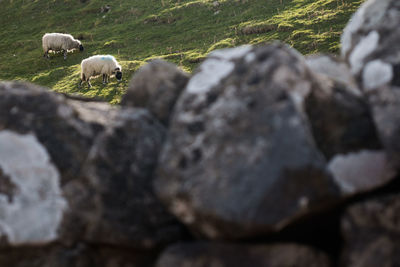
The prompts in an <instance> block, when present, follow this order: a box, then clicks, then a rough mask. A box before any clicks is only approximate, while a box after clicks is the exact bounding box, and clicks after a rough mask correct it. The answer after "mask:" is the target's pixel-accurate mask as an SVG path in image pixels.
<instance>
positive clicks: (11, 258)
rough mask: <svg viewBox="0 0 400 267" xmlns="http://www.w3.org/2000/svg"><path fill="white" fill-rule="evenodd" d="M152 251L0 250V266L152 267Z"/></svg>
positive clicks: (95, 248) (84, 248) (56, 247)
mask: <svg viewBox="0 0 400 267" xmlns="http://www.w3.org/2000/svg"><path fill="white" fill-rule="evenodd" d="M156 256H157V254H156V253H155V252H154V251H135V250H132V249H125V248H110V247H103V246H89V245H85V244H83V243H80V244H77V245H75V246H71V247H62V246H60V245H50V246H43V247H20V248H8V249H0V266H10V267H11V266H12V267H121V266H123V267H153V266H154V262H155V259H156Z"/></svg>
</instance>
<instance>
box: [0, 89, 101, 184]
mask: <svg viewBox="0 0 400 267" xmlns="http://www.w3.org/2000/svg"><path fill="white" fill-rule="evenodd" d="M4 129H8V130H10V131H15V132H17V133H21V134H27V133H33V134H34V135H35V136H36V138H37V139H38V140H39V142H40V143H42V144H43V145H44V147H45V148H46V150H47V151H48V153H49V155H50V158H51V161H52V162H53V163H54V164H55V165H56V167H57V169H58V170H59V171H60V174H61V181H62V183H63V184H64V183H65V182H67V181H69V180H71V179H74V178H75V177H76V175H77V174H78V173H79V171H80V169H81V167H82V163H83V161H84V160H85V159H86V157H87V153H88V151H89V149H90V147H91V145H92V141H93V137H94V132H93V129H92V128H91V127H90V125H88V124H87V123H85V122H84V121H82V120H81V119H80V118H79V117H78V114H77V113H76V112H75V110H74V109H73V108H72V107H71V106H69V105H68V104H67V103H66V101H65V98H64V97H63V96H61V95H58V94H55V93H52V92H49V91H48V90H47V89H45V88H42V87H37V86H34V85H32V84H27V83H20V82H0V130H4Z"/></svg>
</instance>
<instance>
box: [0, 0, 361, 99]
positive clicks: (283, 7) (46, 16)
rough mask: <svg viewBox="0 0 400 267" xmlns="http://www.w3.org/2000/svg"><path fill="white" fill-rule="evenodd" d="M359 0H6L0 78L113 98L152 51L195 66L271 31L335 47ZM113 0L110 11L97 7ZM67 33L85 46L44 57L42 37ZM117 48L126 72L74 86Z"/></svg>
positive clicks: (306, 47)
mask: <svg viewBox="0 0 400 267" xmlns="http://www.w3.org/2000/svg"><path fill="white" fill-rule="evenodd" d="M361 2H362V0H291V1H290V0H219V1H218V2H216V1H214V0H176V1H172V0H159V1H155V0H114V1H103V0H86V1H84V0H80V1H79V0H3V1H1V2H0V3H1V9H0V25H1V26H2V27H1V28H0V80H26V81H30V82H33V83H35V84H39V85H44V86H47V87H50V88H52V89H53V90H55V91H59V92H65V93H79V94H83V95H86V96H97V97H99V98H102V99H105V100H107V101H109V102H111V103H118V102H119V99H120V96H121V94H122V93H123V92H124V90H125V88H126V86H127V84H128V83H129V80H130V77H131V76H132V74H133V73H134V71H135V70H137V69H138V68H139V67H140V66H141V65H143V64H145V62H146V61H148V60H150V59H152V58H164V59H165V60H167V61H170V62H173V63H175V64H177V65H179V66H180V67H181V68H182V69H184V70H186V71H189V72H190V71H192V70H193V69H194V68H195V67H196V66H197V65H198V64H199V62H200V61H201V60H202V59H203V58H204V57H205V56H206V55H207V53H208V52H210V51H212V50H214V49H218V48H224V47H234V46H238V45H241V44H247V43H250V44H259V43H266V42H269V41H271V40H274V39H278V40H281V41H283V42H286V43H288V44H290V45H292V46H293V47H294V48H296V49H298V50H299V51H300V52H302V53H303V54H311V53H317V52H331V53H337V52H338V50H339V37H340V34H341V31H342V29H343V28H344V26H345V25H346V23H347V21H348V20H349V18H350V16H351V14H352V13H353V12H354V11H355V10H356V9H357V8H358V6H359V5H360V4H361ZM107 4H108V5H110V7H111V9H110V10H109V11H108V12H102V8H103V7H104V6H106V5H107ZM46 32H66V33H71V34H72V35H74V36H75V37H76V38H78V39H80V40H81V41H82V43H83V45H84V47H85V50H84V52H82V53H80V52H74V53H73V54H71V53H70V54H69V55H68V58H67V60H64V59H63V56H62V55H61V54H57V55H51V59H50V60H45V59H44V58H43V57H42V56H43V51H42V48H41V37H42V35H43V34H44V33H46ZM94 54H111V55H114V56H115V57H116V58H117V60H118V61H119V62H120V63H121V65H122V68H123V72H124V77H123V81H122V82H120V83H117V82H116V80H115V79H111V80H110V81H111V82H110V84H108V85H106V86H104V85H102V83H101V77H100V78H98V79H96V80H93V81H92V84H93V87H92V88H91V89H90V90H89V89H88V88H87V86H84V87H82V88H80V87H78V83H79V72H80V62H81V60H82V59H84V58H86V57H89V56H91V55H94Z"/></svg>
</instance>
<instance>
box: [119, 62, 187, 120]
mask: <svg viewBox="0 0 400 267" xmlns="http://www.w3.org/2000/svg"><path fill="white" fill-rule="evenodd" d="M188 79H189V75H188V74H187V73H185V72H183V71H182V70H180V69H179V68H178V67H177V66H175V65H174V64H171V63H168V62H166V61H163V60H160V59H157V60H153V61H150V62H149V63H148V64H146V65H144V66H143V67H141V68H140V69H139V70H138V71H137V72H136V73H135V74H134V76H133V77H132V80H131V81H130V83H129V86H128V89H127V91H126V93H125V95H123V96H122V99H121V105H123V106H131V107H142V108H147V109H148V110H149V111H150V112H151V113H152V114H154V116H156V118H157V119H159V120H160V121H161V122H162V123H163V124H164V125H168V123H169V119H170V115H171V113H172V110H173V107H174V105H175V102H176V100H177V99H178V97H179V95H180V93H181V91H182V90H183V88H184V87H185V85H186V83H187V81H188Z"/></svg>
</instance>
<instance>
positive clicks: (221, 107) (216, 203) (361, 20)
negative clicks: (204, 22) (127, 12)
mask: <svg viewBox="0 0 400 267" xmlns="http://www.w3.org/2000/svg"><path fill="white" fill-rule="evenodd" d="M399 24H400V4H399V3H398V2H397V1H395V0H368V1H367V2H365V3H364V4H363V5H362V6H361V8H360V9H359V10H358V11H357V12H356V13H355V15H354V16H353V18H352V19H351V21H350V22H349V24H348V26H347V27H346V28H345V29H344V32H343V35H342V53H341V56H336V57H335V56H333V55H313V56H308V57H305V56H303V55H301V54H300V53H298V52H297V51H295V50H294V49H292V48H290V47H289V46H287V45H285V44H282V43H279V42H275V43H272V44H269V45H265V46H242V47H237V48H232V49H224V50H217V51H214V52H212V53H210V55H209V56H208V57H207V58H206V59H205V61H204V62H202V63H201V65H200V66H199V67H198V69H197V70H196V71H195V72H194V73H193V75H192V76H191V77H189V75H188V74H186V73H183V72H182V71H180V70H179V69H178V68H177V67H176V66H174V65H172V64H170V63H166V62H164V61H161V60H155V61H152V62H150V63H149V64H147V65H145V66H144V67H143V68H142V69H140V70H139V71H138V72H136V73H135V75H134V77H133V78H132V80H131V83H130V85H129V88H128V90H127V93H126V94H125V95H124V96H123V98H122V101H121V105H119V106H111V105H109V104H107V103H104V102H96V101H92V100H90V99H85V98H76V97H70V96H65V95H60V94H57V93H54V92H51V91H50V90H48V89H46V88H41V87H37V86H34V85H32V84H27V83H20V82H1V83H0V266H16V267H26V266H33V267H36V266H37V267H39V266H40V267H56V266H57V267H60V266H61V267H63V266H65V267H97V266H98V267H100V266H105V267H121V266H123V267H147V266H148V267H179V266H182V267H188V266H190V267H208V266H213V267H217V266H218V267H225V266H226V267H236V266H238V267H242V266H243V267H247V266H249V267H252V266H272V267H274V266H277V267H278V266H280V267H282V266H283V267H285V266H287V267H289V266H298V267H303V266H304V267H306V266H307V267H310V266H316V267H317V266H318V267H324V266H371V267H372V266H379V265H384V266H398V265H399V264H400V258H399V255H400V253H399V252H400V238H399V236H400V235H399V233H400V224H399V218H398V217H399V216H400V215H399V212H400V211H399V207H400V205H399V203H400V183H399V180H398V174H399V167H400V115H399V114H400V93H399V92H400V82H399V81H400V78H399V77H400V68H399V66H400V56H399V55H400V46H399V45H398V44H397V43H398V40H400V30H399V29H400V28H399V27H398V25H399Z"/></svg>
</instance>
